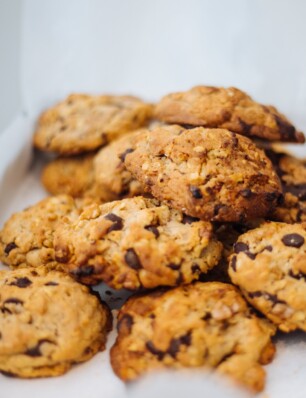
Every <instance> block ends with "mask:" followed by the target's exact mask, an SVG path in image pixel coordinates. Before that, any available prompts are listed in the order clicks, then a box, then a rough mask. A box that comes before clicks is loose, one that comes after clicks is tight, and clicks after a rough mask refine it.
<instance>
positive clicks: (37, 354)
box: [24, 339, 55, 357]
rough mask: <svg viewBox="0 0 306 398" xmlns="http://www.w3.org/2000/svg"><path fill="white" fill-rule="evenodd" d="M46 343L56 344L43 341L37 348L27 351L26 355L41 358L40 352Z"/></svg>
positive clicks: (46, 340) (40, 341) (47, 340)
mask: <svg viewBox="0 0 306 398" xmlns="http://www.w3.org/2000/svg"><path fill="white" fill-rule="evenodd" d="M44 343H49V344H55V343H54V342H53V341H51V340H49V339H41V340H39V342H38V343H37V344H36V346H34V347H32V348H29V349H28V350H26V351H25V353H24V355H28V356H29V357H41V356H42V353H41V351H40V347H41V346H42V345H43V344H44Z"/></svg>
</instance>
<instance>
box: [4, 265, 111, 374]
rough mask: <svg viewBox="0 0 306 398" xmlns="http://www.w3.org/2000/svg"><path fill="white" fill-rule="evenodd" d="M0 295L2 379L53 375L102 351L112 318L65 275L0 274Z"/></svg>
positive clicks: (22, 271) (20, 271)
mask: <svg viewBox="0 0 306 398" xmlns="http://www.w3.org/2000/svg"><path fill="white" fill-rule="evenodd" d="M0 290H1V296H0V308H1V311H0V332H1V339H0V372H2V373H4V374H5V375H10V376H18V377H23V378H33V377H47V376H58V375H60V374H63V373H65V372H67V371H68V370H69V369H70V368H71V366H72V365H73V364H75V363H78V362H84V361H87V360H89V359H90V358H91V357H92V356H93V355H95V354H96V353H97V352H98V351H101V350H104V348H105V343H106V336H107V332H108V331H109V330H110V329H111V313H110V311H109V309H108V308H107V306H106V305H105V304H102V303H101V302H100V301H99V300H98V298H97V297H96V296H94V295H93V294H91V293H90V292H89V290H88V288H86V287H85V286H82V285H80V284H78V283H77V282H75V281H74V280H73V279H72V278H71V277H69V276H68V275H65V274H63V273H59V272H56V271H49V272H48V273H47V272H46V271H45V270H44V269H36V270H33V269H32V270H30V269H18V270H14V271H0ZM80 308H81V309H82V310H81V311H80Z"/></svg>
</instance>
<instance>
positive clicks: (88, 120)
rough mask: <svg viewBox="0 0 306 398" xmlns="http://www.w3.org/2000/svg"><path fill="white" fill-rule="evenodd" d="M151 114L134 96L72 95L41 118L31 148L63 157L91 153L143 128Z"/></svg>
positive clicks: (147, 107) (147, 105)
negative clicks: (127, 133) (125, 134)
mask: <svg viewBox="0 0 306 398" xmlns="http://www.w3.org/2000/svg"><path fill="white" fill-rule="evenodd" d="M151 115H152V106H151V105H149V104H145V103H144V102H142V101H141V100H140V99H138V98H136V97H131V96H110V95H103V96H98V95H96V96H94V95H85V94H72V95H70V96H69V97H68V98H66V99H65V100H64V101H62V102H60V103H59V104H57V105H55V106H54V107H53V108H50V109H48V110H47V111H45V112H44V113H43V114H42V115H41V117H40V119H39V121H38V126H37V129H36V131H35V134H34V145H35V146H36V148H38V149H40V150H42V151H46V152H57V153H60V154H63V155H73V154H79V153H82V152H88V151H92V150H95V149H97V148H99V147H101V146H102V145H105V144H106V143H108V142H110V141H113V140H114V139H116V138H118V137H119V136H120V135H122V134H124V133H126V132H128V131H132V130H134V129H136V128H138V127H141V126H143V125H145V124H146V123H147V121H148V120H149V119H150V117H151Z"/></svg>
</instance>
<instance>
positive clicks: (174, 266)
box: [167, 263, 181, 271]
mask: <svg viewBox="0 0 306 398" xmlns="http://www.w3.org/2000/svg"><path fill="white" fill-rule="evenodd" d="M167 267H168V268H171V269H173V270H174V271H177V270H179V269H180V268H181V264H174V263H169V264H167Z"/></svg>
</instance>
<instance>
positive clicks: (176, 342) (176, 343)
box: [167, 331, 191, 358]
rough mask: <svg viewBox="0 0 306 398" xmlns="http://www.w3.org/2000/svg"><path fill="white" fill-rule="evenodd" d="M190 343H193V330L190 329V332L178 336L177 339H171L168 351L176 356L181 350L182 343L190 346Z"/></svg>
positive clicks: (173, 356)
mask: <svg viewBox="0 0 306 398" xmlns="http://www.w3.org/2000/svg"><path fill="white" fill-rule="evenodd" d="M190 344H191V332H190V331H189V332H188V333H186V334H184V335H183V336H180V337H178V338H177V339H171V342H170V345H169V348H168V350H167V353H168V354H169V355H171V356H172V358H175V357H176V355H177V353H178V352H179V350H180V346H181V345H185V346H190Z"/></svg>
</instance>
